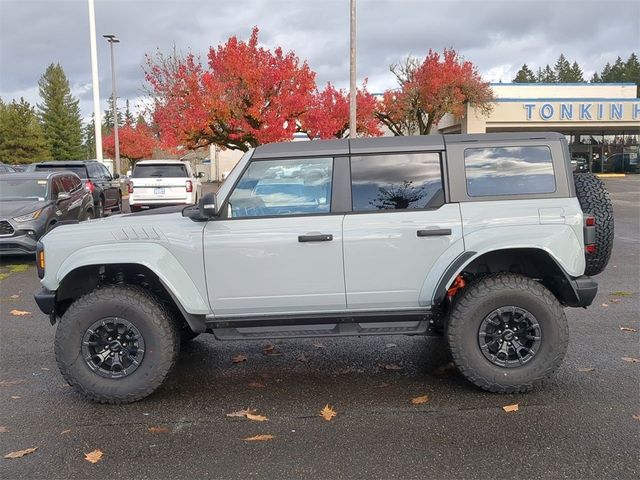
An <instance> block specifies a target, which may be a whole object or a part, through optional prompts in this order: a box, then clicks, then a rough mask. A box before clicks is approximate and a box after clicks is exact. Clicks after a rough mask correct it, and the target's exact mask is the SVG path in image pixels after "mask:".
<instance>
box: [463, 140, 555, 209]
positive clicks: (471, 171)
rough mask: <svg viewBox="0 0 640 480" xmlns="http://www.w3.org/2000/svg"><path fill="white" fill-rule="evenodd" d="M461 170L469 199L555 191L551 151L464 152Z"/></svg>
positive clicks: (496, 149) (504, 149)
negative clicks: (462, 169) (464, 175)
mask: <svg viewBox="0 0 640 480" xmlns="http://www.w3.org/2000/svg"><path fill="white" fill-rule="evenodd" d="M464 166H465V174H466V178H467V193H468V194H469V196H470V197H484V196H494V195H531V194H540V193H553V192H555V191H556V181H555V177H554V175H553V163H552V161H551V150H549V147H546V146H532V147H490V148H467V149H466V150H465V151H464Z"/></svg>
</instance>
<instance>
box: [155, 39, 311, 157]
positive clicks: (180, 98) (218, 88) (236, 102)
mask: <svg viewBox="0 0 640 480" xmlns="http://www.w3.org/2000/svg"><path fill="white" fill-rule="evenodd" d="M145 74H146V75H145V77H146V80H147V82H148V84H149V86H150V91H151V93H152V95H153V98H154V100H155V105H154V112H153V119H154V122H155V123H156V124H157V126H158V129H159V132H160V137H161V139H162V141H163V145H164V146H173V147H175V146H178V145H182V146H185V147H187V148H198V147H202V146H206V145H209V144H217V145H221V146H223V147H226V148H230V149H235V150H243V151H246V150H248V149H249V148H250V147H256V146H257V145H260V144H262V143H268V142H276V141H282V140H290V139H291V138H292V136H293V134H294V133H295V132H296V129H297V119H298V117H299V116H300V115H301V114H302V112H304V111H305V109H306V108H307V106H308V105H309V104H310V102H311V100H312V98H313V91H314V89H315V73H314V72H312V71H311V69H310V68H309V66H308V65H307V63H306V62H300V60H299V59H298V58H297V57H296V56H295V54H294V53H293V52H288V53H284V52H283V51H282V49H281V48H280V47H278V48H275V49H274V50H273V51H271V50H269V49H265V48H263V47H260V46H259V45H258V28H257V27H256V28H254V29H253V31H252V33H251V37H250V38H249V40H248V41H246V42H244V41H240V40H238V39H237V38H236V37H235V36H233V37H231V38H229V40H228V41H227V42H226V43H225V44H223V45H220V46H218V47H217V48H210V49H209V54H208V64H207V66H206V67H204V66H203V65H201V64H200V62H199V61H198V59H197V58H196V57H194V56H193V55H188V56H186V57H185V58H180V57H179V56H177V55H176V54H175V53H174V55H172V56H168V57H167V56H163V55H162V54H156V55H155V56H154V57H151V56H147V64H146V69H145Z"/></svg>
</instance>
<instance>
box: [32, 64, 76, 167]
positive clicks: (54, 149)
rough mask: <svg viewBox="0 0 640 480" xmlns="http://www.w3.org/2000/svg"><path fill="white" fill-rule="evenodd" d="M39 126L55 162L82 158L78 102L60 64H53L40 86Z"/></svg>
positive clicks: (41, 79) (41, 80) (48, 68)
mask: <svg viewBox="0 0 640 480" xmlns="http://www.w3.org/2000/svg"><path fill="white" fill-rule="evenodd" d="M38 86H39V87H40V97H41V98H42V104H38V111H39V116H40V122H41V124H42V129H43V131H44V135H45V137H46V139H47V142H48V144H49V149H50V150H51V155H52V156H53V159H54V160H74V159H78V158H81V157H82V120H81V118H80V108H79V106H78V100H77V99H76V98H74V97H73V95H71V88H70V87H69V80H67V76H66V75H65V73H64V70H63V69H62V67H61V66H60V65H59V64H53V63H52V64H51V65H49V66H48V67H47V70H46V71H45V72H44V75H42V77H41V78H40V81H39V82H38Z"/></svg>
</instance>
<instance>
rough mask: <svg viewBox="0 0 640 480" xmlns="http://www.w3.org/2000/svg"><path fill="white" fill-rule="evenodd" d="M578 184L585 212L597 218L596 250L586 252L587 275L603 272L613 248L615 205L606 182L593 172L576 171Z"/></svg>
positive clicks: (579, 195)
mask: <svg viewBox="0 0 640 480" xmlns="http://www.w3.org/2000/svg"><path fill="white" fill-rule="evenodd" d="M573 178H574V182H575V185H576V195H577V196H578V201H579V202H580V207H581V208H582V211H583V212H584V213H590V214H592V215H593V216H595V218H596V251H595V253H585V259H586V262H587V266H586V268H585V271H584V274H585V275H597V274H599V273H601V272H602V271H603V270H604V269H605V267H606V266H607V263H609V259H610V258H611V250H612V249H613V230H614V220H613V205H612V203H611V198H610V197H609V192H608V191H607V189H606V188H605V186H604V182H603V181H602V180H600V179H599V178H598V177H597V176H595V175H594V174H593V173H576V174H574V175H573Z"/></svg>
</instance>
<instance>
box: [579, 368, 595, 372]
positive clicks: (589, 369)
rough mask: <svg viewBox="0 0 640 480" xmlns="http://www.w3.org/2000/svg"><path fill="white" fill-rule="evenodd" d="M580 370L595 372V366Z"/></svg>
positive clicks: (580, 369) (580, 370)
mask: <svg viewBox="0 0 640 480" xmlns="http://www.w3.org/2000/svg"><path fill="white" fill-rule="evenodd" d="M578 371H579V372H594V371H595V368H593V367H585V368H579V369H578Z"/></svg>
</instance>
